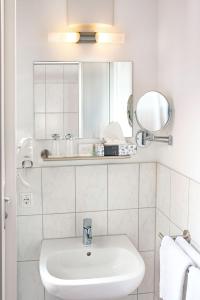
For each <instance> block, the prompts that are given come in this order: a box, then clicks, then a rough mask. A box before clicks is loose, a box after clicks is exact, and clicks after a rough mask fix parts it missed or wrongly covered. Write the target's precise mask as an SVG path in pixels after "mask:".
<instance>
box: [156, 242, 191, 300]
mask: <svg viewBox="0 0 200 300" xmlns="http://www.w3.org/2000/svg"><path fill="white" fill-rule="evenodd" d="M191 265H192V260H191V259H190V258H189V256H187V255H186V254H185V253H184V252H183V251H182V250H181V248H180V247H179V246H178V245H177V244H176V243H175V242H174V241H173V239H172V238H170V237H169V236H165V237H164V238H163V240H162V243H161V247H160V297H161V298H162V299H163V300H182V295H183V287H184V282H185V274H186V271H187V269H188V267H189V266H191Z"/></svg>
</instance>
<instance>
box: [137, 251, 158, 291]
mask: <svg viewBox="0 0 200 300" xmlns="http://www.w3.org/2000/svg"><path fill="white" fill-rule="evenodd" d="M141 255H142V257H143V259H144V262H145V266H146V271H145V275H144V279H143V282H142V284H141V285H140V287H139V289H138V292H139V293H140V294H142V293H153V291H154V252H141Z"/></svg>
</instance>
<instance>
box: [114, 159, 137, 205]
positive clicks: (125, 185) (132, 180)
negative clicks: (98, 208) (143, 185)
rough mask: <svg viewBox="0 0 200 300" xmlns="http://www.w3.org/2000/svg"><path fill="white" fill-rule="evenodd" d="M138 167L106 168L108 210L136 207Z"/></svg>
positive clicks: (130, 165) (117, 166)
mask: <svg viewBox="0 0 200 300" xmlns="http://www.w3.org/2000/svg"><path fill="white" fill-rule="evenodd" d="M138 175H139V165H138V164H129V165H128V164H127V165H125V164H124V165H109V166H108V208H109V209H127V208H137V207H138V178H139V176H138Z"/></svg>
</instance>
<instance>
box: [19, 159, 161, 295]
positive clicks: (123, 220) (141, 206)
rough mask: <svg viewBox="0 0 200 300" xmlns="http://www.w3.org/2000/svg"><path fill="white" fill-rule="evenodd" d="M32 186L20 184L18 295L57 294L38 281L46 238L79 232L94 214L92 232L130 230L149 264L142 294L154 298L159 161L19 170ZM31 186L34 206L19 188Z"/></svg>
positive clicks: (79, 233) (129, 233)
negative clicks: (25, 204)
mask: <svg viewBox="0 0 200 300" xmlns="http://www.w3.org/2000/svg"><path fill="white" fill-rule="evenodd" d="M19 172H21V173H22V175H23V177H24V179H25V180H27V181H28V182H29V183H31V188H30V189H29V188H26V187H23V186H22V185H21V184H20V183H19V185H18V300H36V299H37V300H56V299H55V298H54V297H52V296H50V295H47V293H45V291H44V289H43V286H42V284H41V282H40V276H39V272H38V260H39V254H40V245H41V241H42V239H43V238H63V237H72V236H80V235H81V233H82V220H83V218H84V217H91V218H92V220H93V234H94V235H105V234H124V233H125V234H128V236H129V237H130V239H131V240H132V241H133V243H134V245H135V246H136V247H137V248H138V249H139V251H140V252H141V255H142V256H143V258H144V261H145V264H146V275H145V278H144V281H143V283H142V284H141V286H140V287H139V290H138V295H130V296H129V297H128V298H127V299H123V300H153V293H154V248H155V247H154V246H155V202H156V201H155V194H156V164H154V163H140V164H139V163H132V164H109V165H107V164H106V165H92V166H70V167H67V166H66V167H48V168H33V169H29V170H19ZM23 192H32V194H33V199H32V205H31V207H30V208H24V207H23V203H22V201H21V193H23Z"/></svg>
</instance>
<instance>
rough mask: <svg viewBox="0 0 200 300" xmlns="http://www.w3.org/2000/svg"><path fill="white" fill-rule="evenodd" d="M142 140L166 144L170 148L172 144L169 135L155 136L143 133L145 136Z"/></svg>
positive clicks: (171, 138)
mask: <svg viewBox="0 0 200 300" xmlns="http://www.w3.org/2000/svg"><path fill="white" fill-rule="evenodd" d="M143 139H144V140H145V141H149V142H158V143H166V144H168V145H170V146H171V145H172V143H173V137H172V135H169V136H156V135H154V134H153V133H149V132H145V136H144V137H143Z"/></svg>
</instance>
